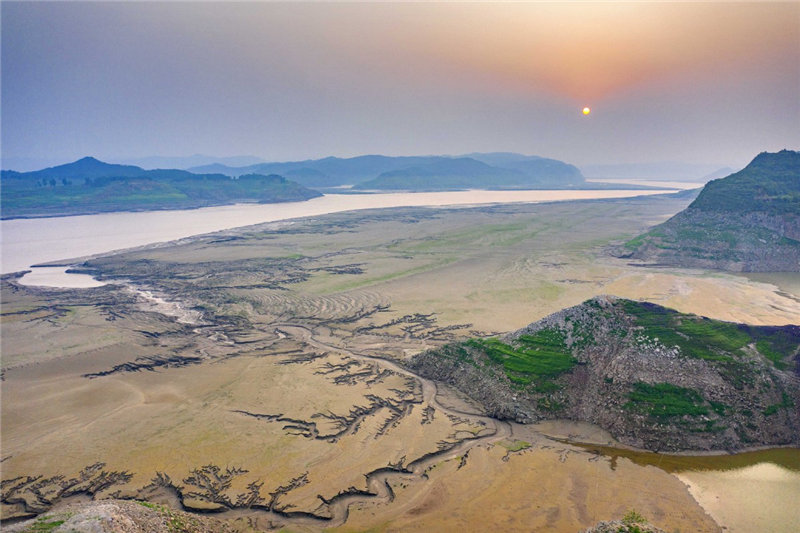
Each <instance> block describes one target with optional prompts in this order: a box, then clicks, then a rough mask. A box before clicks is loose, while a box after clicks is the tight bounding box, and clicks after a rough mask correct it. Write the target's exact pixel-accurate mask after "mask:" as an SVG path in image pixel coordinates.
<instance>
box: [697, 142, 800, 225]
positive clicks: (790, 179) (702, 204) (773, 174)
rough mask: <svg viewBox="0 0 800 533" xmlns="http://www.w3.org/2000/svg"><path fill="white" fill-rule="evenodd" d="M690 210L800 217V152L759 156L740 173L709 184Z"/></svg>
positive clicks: (782, 152)
mask: <svg viewBox="0 0 800 533" xmlns="http://www.w3.org/2000/svg"><path fill="white" fill-rule="evenodd" d="M689 209H700V210H703V211H721V212H733V213H736V214H741V213H748V212H754V211H765V212H770V213H774V214H784V213H790V214H794V215H800V152H792V151H789V150H782V151H781V152H778V153H774V154H770V153H766V152H764V153H761V154H759V155H758V156H756V158H755V159H753V161H752V162H751V163H750V164H749V165H747V167H745V168H744V169H742V170H741V171H739V172H736V173H735V174H731V175H730V176H728V177H726V178H723V179H717V180H713V181H710V182H708V183H707V184H706V186H705V187H704V188H703V190H702V192H701V193H700V195H699V196H698V197H697V198H696V199H695V201H694V202H692V203H691V205H689Z"/></svg>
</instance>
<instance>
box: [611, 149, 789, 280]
mask: <svg viewBox="0 0 800 533" xmlns="http://www.w3.org/2000/svg"><path fill="white" fill-rule="evenodd" d="M617 255H620V256H621V257H627V258H633V259H639V260H642V261H646V262H648V263H650V264H656V265H670V266H687V267H700V268H714V269H721V270H731V271H745V272H770V271H775V272H787V271H788V272H798V271H800V152H794V151H789V150H783V151H781V152H777V153H766V152H765V153H761V154H759V155H758V156H757V157H756V158H755V159H753V161H752V162H751V163H750V164H749V165H747V167H745V168H744V169H742V170H741V171H739V172H736V173H734V174H731V175H730V176H728V177H726V178H722V179H718V180H713V181H711V182H709V183H708V184H706V186H705V187H704V188H703V190H702V191H701V192H700V194H699V195H698V197H697V198H696V199H695V200H694V202H692V203H691V204H690V205H689V207H687V208H686V209H685V210H684V211H681V212H680V213H678V214H677V215H675V216H674V217H672V218H671V219H669V220H668V221H666V222H664V223H663V224H660V225H658V226H655V227H654V228H653V229H651V230H650V231H648V232H647V233H645V234H643V235H640V236H639V237H636V238H635V239H633V240H631V241H629V242H627V243H626V244H625V246H624V247H623V248H621V249H619V250H618V251H617Z"/></svg>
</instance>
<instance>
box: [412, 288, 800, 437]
mask: <svg viewBox="0 0 800 533" xmlns="http://www.w3.org/2000/svg"><path fill="white" fill-rule="evenodd" d="M407 365H408V367H409V368H410V369H411V370H413V371H414V372H415V373H417V374H419V375H421V376H424V377H427V378H430V379H435V380H437V381H441V382H444V383H447V384H449V385H451V386H453V387H455V388H456V389H458V390H459V391H461V392H462V393H464V394H466V395H467V396H469V397H470V398H472V399H474V400H476V401H478V402H479V403H480V404H481V405H483V407H484V409H485V410H486V413H487V414H489V415H490V416H493V417H496V418H500V419H511V420H516V421H517V422H522V423H527V422H535V421H538V420H542V419H559V418H561V419H568V420H578V421H585V422H591V423H593V424H597V425H599V426H600V427H602V428H604V429H606V430H607V431H609V432H610V433H611V434H612V435H613V436H614V437H615V438H617V439H618V440H620V441H622V442H623V443H625V444H629V445H632V446H637V447H641V448H647V449H649V450H654V451H664V450H667V451H679V450H736V449H741V448H746V447H751V446H760V445H770V446H778V445H795V446H796V445H798V444H800V410H798V408H797V406H798V405H800V385H798V381H797V376H798V369H800V326H750V325H746V324H734V323H730V322H721V321H718V320H711V319H708V318H704V317H699V316H695V315H690V314H684V313H679V312H678V311H674V310H672V309H667V308H665V307H661V306H659V305H655V304H651V303H646V302H636V301H631V300H625V299H622V298H615V297H613V296H598V297H596V298H593V299H591V300H588V301H586V302H584V303H582V304H580V305H578V306H575V307H571V308H568V309H564V310H562V311H559V312H557V313H555V314H553V315H550V316H548V317H546V318H544V319H542V320H540V321H538V322H534V323H532V324H530V325H528V326H526V327H525V328H523V329H521V330H518V331H516V332H514V333H510V334H508V335H505V336H503V337H500V338H490V339H470V340H467V341H464V342H458V343H453V344H448V345H445V346H442V347H439V348H434V349H432V350H429V351H427V352H423V353H421V354H418V355H416V356H414V357H413V358H412V359H411V360H410V361H409V362H408V363H407Z"/></svg>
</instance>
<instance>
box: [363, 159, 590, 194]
mask: <svg viewBox="0 0 800 533" xmlns="http://www.w3.org/2000/svg"><path fill="white" fill-rule="evenodd" d="M515 155H516V157H514V156H515ZM479 158H481V159H484V161H492V162H493V163H494V165H490V164H488V163H486V162H484V161H480V160H479ZM584 182H585V180H584V178H583V176H582V175H581V173H580V171H579V170H578V169H577V168H576V167H574V166H572V165H568V164H566V163H563V162H561V161H556V160H554V159H545V158H541V157H529V156H519V155H517V154H477V155H476V157H458V158H437V159H434V160H431V161H427V162H425V164H423V165H417V166H412V167H406V168H403V169H399V170H393V171H388V172H384V173H382V174H380V175H379V176H377V177H376V178H374V179H372V180H368V181H364V182H361V183H359V184H357V185H355V186H354V187H353V188H354V189H377V190H447V189H505V188H520V189H522V188H543V187H548V188H556V189H562V188H567V187H575V186H580V185H582V184H583V183H584Z"/></svg>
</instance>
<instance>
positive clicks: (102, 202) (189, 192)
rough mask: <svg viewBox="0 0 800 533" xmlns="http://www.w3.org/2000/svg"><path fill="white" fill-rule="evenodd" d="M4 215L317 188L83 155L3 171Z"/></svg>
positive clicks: (245, 197) (226, 199)
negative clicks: (147, 166) (43, 166)
mask: <svg viewBox="0 0 800 533" xmlns="http://www.w3.org/2000/svg"><path fill="white" fill-rule="evenodd" d="M2 187H3V195H2V204H0V205H1V206H2V216H3V218H13V217H31V216H54V215H72V214H83V213H99V212H112V211H133V210H155V209H186V208H194V207H204V206H210V205H223V204H232V203H237V202H260V203H274V202H293V201H301V200H308V199H310V198H314V197H316V196H320V193H318V192H317V191H313V190H310V189H307V188H305V187H303V186H301V185H299V184H298V183H295V182H293V181H291V180H287V179H285V178H283V177H282V176H277V175H269V176H264V175H258V174H249V175H244V176H239V177H238V178H236V179H232V178H230V177H228V176H225V175H222V174H192V173H191V172H187V171H185V170H175V169H166V170H163V169H162V170H144V169H141V168H139V167H134V166H130V165H112V164H108V163H104V162H102V161H98V160H97V159H94V158H91V157H85V158H83V159H80V160H78V161H75V162H74V163H69V164H66V165H61V166H58V167H51V168H47V169H43V170H38V171H35V172H24V173H19V172H9V171H3V173H2Z"/></svg>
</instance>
